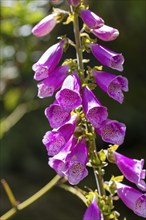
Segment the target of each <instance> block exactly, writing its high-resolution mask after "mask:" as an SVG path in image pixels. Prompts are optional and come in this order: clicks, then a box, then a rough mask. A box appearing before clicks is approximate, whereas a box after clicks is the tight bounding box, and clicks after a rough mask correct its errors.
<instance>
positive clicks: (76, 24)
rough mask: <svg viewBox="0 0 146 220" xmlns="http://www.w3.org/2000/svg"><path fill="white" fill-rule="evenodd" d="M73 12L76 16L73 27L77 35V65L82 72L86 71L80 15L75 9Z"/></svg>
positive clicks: (72, 9)
mask: <svg viewBox="0 0 146 220" xmlns="http://www.w3.org/2000/svg"><path fill="white" fill-rule="evenodd" d="M71 12H72V13H73V16H74V21H73V26H74V35H75V42H76V56H77V63H78V66H79V69H80V70H83V69H84V66H83V53H82V45H81V40H80V31H79V21H78V14H77V13H76V11H75V10H74V8H73V7H71Z"/></svg>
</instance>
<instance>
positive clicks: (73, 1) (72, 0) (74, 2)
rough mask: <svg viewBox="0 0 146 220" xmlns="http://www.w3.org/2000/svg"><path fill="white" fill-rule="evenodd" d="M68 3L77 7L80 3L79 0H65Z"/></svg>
mask: <svg viewBox="0 0 146 220" xmlns="http://www.w3.org/2000/svg"><path fill="white" fill-rule="evenodd" d="M67 2H68V4H69V5H73V6H75V7H77V6H78V5H79V4H80V0H67Z"/></svg>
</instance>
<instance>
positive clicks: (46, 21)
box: [32, 14, 57, 37]
mask: <svg viewBox="0 0 146 220" xmlns="http://www.w3.org/2000/svg"><path fill="white" fill-rule="evenodd" d="M56 23H57V20H56V14H50V15H48V16H46V17H45V18H43V19H42V20H41V21H40V22H39V23H38V24H36V25H35V26H34V27H33V29H32V33H33V34H34V35H35V36H37V37H43V36H45V35H47V34H49V33H50V32H51V31H52V30H53V28H54V27H55V25H56Z"/></svg>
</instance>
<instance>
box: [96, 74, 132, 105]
mask: <svg viewBox="0 0 146 220" xmlns="http://www.w3.org/2000/svg"><path fill="white" fill-rule="evenodd" d="M92 74H93V75H94V77H95V81H96V83H97V84H98V86H99V87H100V88H101V89H102V90H103V91H105V92H106V93H107V94H108V95H109V96H110V97H111V98H113V99H115V100H116V101H118V102H119V103H122V102H123V100H124V94H123V92H122V90H123V91H124V92H128V80H127V78H126V77H123V76H117V75H115V74H111V73H108V72H103V71H96V70H93V71H92Z"/></svg>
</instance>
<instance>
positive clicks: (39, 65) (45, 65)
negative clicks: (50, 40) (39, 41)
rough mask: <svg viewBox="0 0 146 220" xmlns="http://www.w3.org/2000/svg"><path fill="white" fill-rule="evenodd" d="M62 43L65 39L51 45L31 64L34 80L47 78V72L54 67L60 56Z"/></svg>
mask: <svg viewBox="0 0 146 220" xmlns="http://www.w3.org/2000/svg"><path fill="white" fill-rule="evenodd" d="M64 43H65V41H64V40H61V41H60V42H59V43H57V44H54V45H53V46H51V47H50V48H49V49H48V50H47V51H46V52H45V53H44V54H43V55H42V56H41V58H40V59H39V60H38V61H37V62H36V63H35V64H34V65H33V66H32V69H33V70H34V71H35V75H34V79H35V80H42V79H45V78H47V77H48V76H49V74H50V73H51V72H52V71H53V70H54V69H55V67H56V66H57V64H58V63H59V61H60V59H61V57H62V54H63V45H64Z"/></svg>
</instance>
